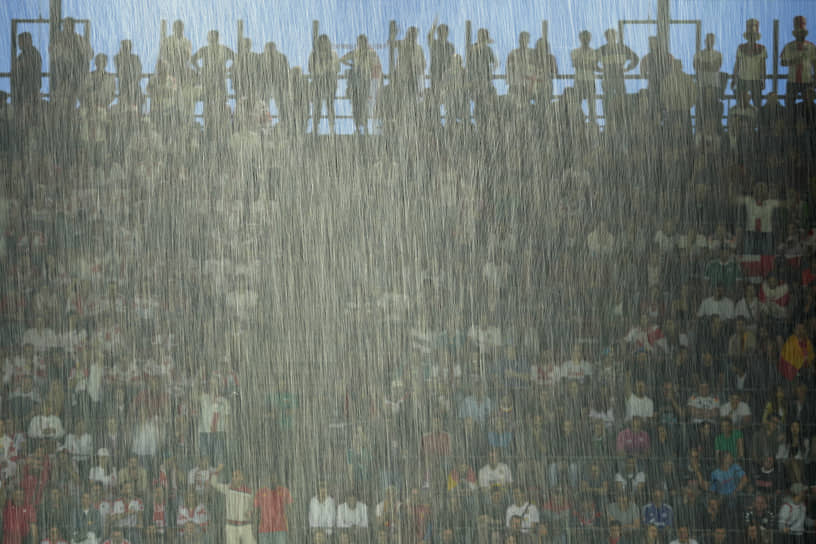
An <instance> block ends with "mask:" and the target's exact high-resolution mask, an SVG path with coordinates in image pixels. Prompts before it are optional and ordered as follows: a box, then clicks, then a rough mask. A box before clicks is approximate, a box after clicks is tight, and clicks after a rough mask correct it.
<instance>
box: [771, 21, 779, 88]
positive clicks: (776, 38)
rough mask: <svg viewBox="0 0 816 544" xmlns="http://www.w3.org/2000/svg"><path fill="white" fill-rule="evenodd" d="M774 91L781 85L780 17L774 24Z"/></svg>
mask: <svg viewBox="0 0 816 544" xmlns="http://www.w3.org/2000/svg"><path fill="white" fill-rule="evenodd" d="M771 85H772V88H773V92H776V89H777V87H778V86H779V19H774V24H773V82H772V83H771Z"/></svg>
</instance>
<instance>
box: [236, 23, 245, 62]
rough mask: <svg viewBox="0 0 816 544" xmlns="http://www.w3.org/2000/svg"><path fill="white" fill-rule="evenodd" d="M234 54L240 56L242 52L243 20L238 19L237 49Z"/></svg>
mask: <svg viewBox="0 0 816 544" xmlns="http://www.w3.org/2000/svg"><path fill="white" fill-rule="evenodd" d="M236 52H237V53H238V54H239V55H240V54H241V53H243V52H244V20H243V19H238V47H237V48H236Z"/></svg>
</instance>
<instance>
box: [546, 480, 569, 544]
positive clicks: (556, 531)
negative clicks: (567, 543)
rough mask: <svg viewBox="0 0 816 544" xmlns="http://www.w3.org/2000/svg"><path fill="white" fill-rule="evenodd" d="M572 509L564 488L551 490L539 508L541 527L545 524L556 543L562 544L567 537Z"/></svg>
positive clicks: (559, 487)
mask: <svg viewBox="0 0 816 544" xmlns="http://www.w3.org/2000/svg"><path fill="white" fill-rule="evenodd" d="M571 511H572V509H571V507H570V502H569V499H568V497H567V494H566V492H565V490H564V488H563V487H561V486H555V487H552V488H550V490H549V493H548V495H547V500H546V501H542V502H541V508H539V512H538V514H539V519H540V523H539V527H540V526H541V524H545V525H546V526H547V528H548V532H549V534H550V536H551V537H552V538H553V539H554V541H557V542H561V541H562V539H563V538H564V537H566V534H567V530H568V525H569V522H570V517H571V516H570V513H571Z"/></svg>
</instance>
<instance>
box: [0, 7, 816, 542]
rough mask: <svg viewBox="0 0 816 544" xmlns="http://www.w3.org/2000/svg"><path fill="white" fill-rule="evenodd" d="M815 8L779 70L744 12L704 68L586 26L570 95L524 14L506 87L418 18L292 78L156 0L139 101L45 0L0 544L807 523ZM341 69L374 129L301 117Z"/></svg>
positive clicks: (273, 53)
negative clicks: (768, 78)
mask: <svg viewBox="0 0 816 544" xmlns="http://www.w3.org/2000/svg"><path fill="white" fill-rule="evenodd" d="M806 34H807V31H806V22H805V20H804V18H803V17H797V18H796V19H795V20H794V36H795V41H793V42H791V44H788V45H787V46H786V47H785V48H784V50H783V52H782V64H783V65H784V66H788V67H789V70H790V71H789V73H788V81H787V87H786V88H787V93H786V97H785V98H784V100H782V99H780V98H778V97H776V96H774V95H773V94H772V93H768V94H764V93H763V87H764V83H765V72H764V68H762V69H760V67H763V66H764V65H765V58H766V57H767V53H766V51H765V48H764V47H763V46H762V45H760V44H759V43H758V41H759V40H760V38H761V36H760V34H759V29H758V23H757V22H756V21H754V20H749V21H748V23H747V24H746V32H745V38H746V43H745V44H743V45H741V46H740V48H739V50H738V51H737V53H736V63H735V67H734V72H733V74H725V73H723V72H722V71H721V67H722V62H723V60H722V55H721V54H720V53H719V52H717V51H716V50H715V49H714V46H715V38H714V36H713V35H709V36H708V37H707V38H706V48H705V49H704V50H702V51H700V52H699V53H698V54H697V55H696V57H695V61H694V69H695V75H694V76H691V75H688V74H686V73H684V72H683V69H682V65H681V64H680V62H679V61H678V60H676V59H674V58H672V57H671V55H669V54H668V53H667V52H665V51H661V50H660V47H659V43H658V42H657V41H656V40H655V41H653V42H651V50H650V51H649V52H648V54H647V55H645V56H644V58H643V59H642V60H641V59H640V58H639V56H638V55H637V54H636V53H635V52H634V51H632V50H631V49H629V48H628V47H626V46H625V45H623V44H622V43H621V42H620V41H619V39H618V37H617V36H616V35H615V33H614V31H609V32H607V33H606V35H605V38H606V43H605V44H604V45H602V46H601V47H600V48H599V49H595V48H593V46H592V45H591V44H592V36H591V35H589V33H588V32H582V33H581V35H580V36H579V41H580V47H578V48H577V49H575V50H574V51H573V53H572V56H571V58H572V61H573V63H574V68H575V80H574V86H572V87H570V88H568V89H567V90H566V91H565V92H564V93H563V94H562V95H561V96H558V97H556V96H554V95H553V86H552V79H553V77H554V76H555V75H556V74H557V66H556V63H555V58H554V57H553V56H552V55H551V54H550V52H549V46H548V44H547V43H546V41H543V40H539V41H538V43H536V44H535V46H534V47H533V48H530V47H529V42H530V36H529V34H527V33H522V34H521V36H520V39H519V48H518V49H516V50H514V51H513V52H511V53H510V56H509V57H508V59H507V75H506V77H507V80H508V85H509V92H508V94H506V95H501V96H499V95H498V94H497V93H496V90H495V87H494V86H493V82H492V76H493V74H494V72H495V70H496V66H497V59H496V56H495V54H494V52H493V51H492V50H491V47H490V44H491V39H490V35H489V32H488V31H487V30H486V29H480V30H479V31H478V32H477V41H476V43H475V44H473V45H472V46H471V47H470V48H469V50H468V51H466V52H464V58H463V57H462V56H460V55H459V54H458V53H457V52H456V50H455V48H454V47H453V45H451V44H450V42H449V41H448V40H447V27H445V25H439V26H436V25H435V26H434V27H433V28H432V29H430V32H429V34H428V45H429V50H430V59H429V60H430V62H429V67H428V66H426V59H425V56H424V53H423V50H422V48H421V47H420V46H419V45H418V39H419V31H418V29H416V28H414V27H411V28H409V29H408V30H407V31H406V33H405V36H404V38H403V39H401V40H398V41H397V42H396V43H397V45H396V64H395V66H393V67H391V74H390V78H389V80H388V85H383V78H382V72H383V70H382V67H381V66H380V63H379V60H378V57H377V55H376V54H374V52H373V50H372V49H371V48H370V46H369V44H368V41H367V39H366V37H365V36H361V37H360V38H359V39H358V41H357V45H356V49H354V50H353V51H352V52H350V53H348V54H346V55H344V56H342V57H339V56H338V55H337V54H336V53H335V52H334V51H333V50H332V46H331V43H330V41H329V40H328V38H327V37H325V36H320V37H319V38H318V39H317V40H316V42H315V47H314V52H313V53H312V55H311V56H310V58H309V63H308V74H306V73H304V72H303V71H302V70H301V69H300V68H297V67H290V66H289V64H288V61H287V60H286V57H285V56H284V55H283V53H281V52H280V51H278V49H277V47H276V46H275V44H272V43H270V44H267V45H266V46H265V48H264V52H263V53H255V52H253V51H252V47H251V43H249V42H248V41H247V42H246V43H242V44H240V47H239V48H238V52H237V53H234V52H233V51H232V50H230V49H229V48H227V47H226V46H225V45H222V44H220V43H219V39H218V33H217V32H215V31H212V32H210V33H209V34H208V44H207V45H206V46H205V47H204V48H202V49H201V50H199V51H197V52H192V50H191V46H190V42H189V40H187V38H186V37H185V36H184V27H183V25H182V24H181V22H176V23H175V24H174V26H173V33H172V35H171V36H169V37H167V38H165V40H164V41H163V42H162V44H161V54H160V59H159V61H158V62H157V64H156V67H155V71H154V74H153V75H151V76H150V79H149V81H148V83H147V86H146V90H147V97H148V98H149V108H148V107H147V104H146V100H145V95H144V94H143V90H142V87H141V85H140V79H141V73H142V65H141V62H140V60H139V58H138V57H137V56H136V54H135V53H134V52H133V50H132V45H131V44H130V43H129V42H128V41H127V40H125V41H123V42H122V46H121V49H120V51H119V52H118V53H117V54H116V55H115V56H114V64H115V66H116V73H108V72H107V71H106V67H107V57H106V56H105V55H104V54H102V53H100V54H97V55H96V56H94V55H93V50H92V47H91V44H90V43H89V42H88V41H87V40H85V39H83V38H82V37H80V36H79V35H78V34H76V32H75V31H74V29H73V23H72V22H71V21H70V20H66V21H65V22H64V25H63V29H62V30H61V32H59V33H58V35H57V37H56V39H55V40H54V42H53V43H52V45H51V51H50V54H51V81H50V96H49V97H48V98H49V99H48V100H47V101H45V100H43V99H42V98H41V96H40V89H41V74H40V72H41V60H40V55H39V53H38V52H37V51H36V49H34V47H33V45H32V41H31V37H30V36H28V35H27V34H25V33H24V34H21V35H20V36H19V45H20V55H19V56H18V57H17V59H15V60H14V64H13V67H12V96H11V104H10V105H9V104H7V103H6V101H4V102H3V104H2V108H3V109H2V110H1V111H0V123H2V126H0V131H2V159H3V160H2V165H1V166H0V167H1V168H2V177H1V179H2V180H3V193H2V199H0V221H2V225H0V227H2V232H3V237H2V239H0V270H2V274H0V277H2V284H0V327H1V328H2V329H1V330H2V333H1V334H0V338H2V344H1V348H2V353H0V355H1V357H0V363H1V364H2V368H1V369H0V370H2V399H0V400H1V401H2V402H0V406H1V408H0V409H1V410H2V412H1V413H2V419H0V483H1V485H0V495H2V497H0V498H2V502H3V503H4V504H5V507H4V508H3V510H2V527H3V530H2V535H3V542H11V543H18V542H26V541H29V542H31V541H34V542H36V541H40V542H48V543H51V544H55V543H58V542H67V541H72V542H88V543H95V542H111V543H114V544H119V543H121V542H125V541H128V542H131V543H134V544H137V543H142V542H145V543H148V542H165V541H173V542H178V541H181V542H191V543H192V542H204V543H214V542H221V541H226V542H236V543H237V542H241V543H246V542H254V541H255V538H256V536H257V538H258V540H260V541H261V542H275V543H280V542H286V541H287V537H288V538H289V539H291V540H292V541H294V542H307V541H310V542H315V543H325V542H337V543H345V542H369V541H374V542H378V543H384V542H403V543H418V542H424V543H430V542H441V543H498V542H501V543H505V544H509V543H518V542H525V543H527V542H529V543H533V542H537V543H560V544H566V543H569V542H609V543H610V544H629V543H639V542H648V543H650V544H652V543H661V542H662V543H667V542H678V543H680V544H686V543H693V542H702V543H705V544H708V543H709V542H710V543H727V542H740V543H741V542H765V543H767V542H771V541H776V542H804V541H805V539H806V538H809V537H812V530H813V523H814V517H816V513H815V511H814V501H813V497H814V496H815V494H816V443H814V442H813V440H814V438H816V404H815V403H816V401H814V398H813V387H814V376H815V374H814V351H813V345H812V342H811V339H812V338H813V337H814V334H816V281H814V279H815V278H816V269H814V263H816V261H814V253H815V249H814V248H816V233H815V231H814V230H813V228H812V227H813V226H814V225H816V217H815V216H814V215H816V212H814V210H816V208H814V204H816V202H814V191H813V189H814V187H813V183H814V180H816V153H814V139H815V138H816V104H814V97H815V96H816V95H815V94H814V86H813V85H814V77H813V76H814V70H816V47H814V46H813V44H811V43H810V42H808V41H806V40H805V36H806ZM92 59H93V60H94V66H95V69H94V70H93V71H91V72H89V71H88V66H89V63H90V62H91V60H92ZM638 64H640V67H641V72H642V74H643V76H644V77H645V78H646V80H647V82H648V87H647V88H646V89H644V90H643V91H641V92H638V93H637V94H627V92H626V88H625V86H624V85H623V83H624V73H625V72H627V71H631V70H634V69H635V68H636V67H637V66H638ZM341 65H348V66H349V67H350V68H349V72H348V74H347V78H348V85H347V87H348V94H349V98H350V99H351V101H352V106H353V110H354V123H355V128H356V132H359V133H361V134H362V133H367V132H371V131H372V130H373V131H374V132H378V133H381V137H371V138H358V137H354V138H346V139H342V138H339V137H332V136H328V137H322V136H321V137H317V133H318V131H317V130H314V129H315V128H316V127H317V126H318V121H319V117H320V115H321V112H322V110H323V107H324V106H326V110H327V116H328V119H329V122H330V131H331V132H333V129H334V117H335V116H334V109H333V108H334V99H335V95H336V93H337V77H338V74H339V71H340V69H341V68H340V67H341ZM426 68H429V73H430V87H426V85H425V73H426ZM228 77H229V78H231V82H232V89H233V91H234V93H235V96H236V100H235V105H234V109H233V108H231V107H229V106H228V102H227V95H228V87H227V79H228ZM596 77H600V79H601V82H602V90H603V93H602V96H601V99H602V112H603V127H602V129H601V127H600V126H599V124H598V123H597V122H596V117H597V113H596V108H595V106H596V104H595V102H596V88H595V84H596V83H595V80H596ZM729 80H731V81H732V82H733V88H734V90H735V92H736V97H737V104H736V106H734V107H733V108H731V109H730V110H729V111H728V112H725V111H724V91H725V88H726V85H727V83H728V81H729ZM4 98H5V97H4ZM585 99H586V100H587V101H588V108H587V109H588V113H589V115H588V116H587V115H585V113H584V110H583V109H582V101H583V100H585ZM199 102H200V103H202V104H203V124H202V123H199V122H197V121H196V119H195V117H194V112H195V111H196V104H197V103H199ZM270 102H274V103H275V105H276V109H277V111H278V112H279V116H278V119H277V122H273V121H272V120H271V118H270V116H269V113H268V112H269V105H270ZM310 104H311V105H312V110H311V114H312V127H313V131H312V134H314V136H315V137H306V134H307V128H308V124H309V123H308V121H309V116H310ZM692 108H693V109H694V111H695V117H694V120H695V123H694V125H692V115H691V111H692ZM724 114H727V119H728V122H727V126H725V127H724V126H723V123H722V118H723V116H724ZM807 532H811V534H810V536H809V537H808V535H807V534H806V533H807Z"/></svg>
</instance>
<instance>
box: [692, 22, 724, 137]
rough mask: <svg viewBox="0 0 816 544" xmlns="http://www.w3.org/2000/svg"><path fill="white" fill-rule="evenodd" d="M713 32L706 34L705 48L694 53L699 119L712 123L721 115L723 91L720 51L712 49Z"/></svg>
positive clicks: (713, 41) (714, 37) (714, 38)
mask: <svg viewBox="0 0 816 544" xmlns="http://www.w3.org/2000/svg"><path fill="white" fill-rule="evenodd" d="M716 39H717V38H716V36H714V34H706V37H705V49H701V50H700V51H698V52H697V53H695V55H694V71H695V72H696V74H697V85H698V86H699V88H700V112H699V113H700V116H701V121H703V122H705V123H713V122H714V121H715V119H716V118H718V117H719V116H721V115H722V103H721V102H720V99H721V98H722V93H723V78H722V75H721V72H720V68H722V53H720V52H719V51H717V50H716V49H714V43H715V42H716Z"/></svg>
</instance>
